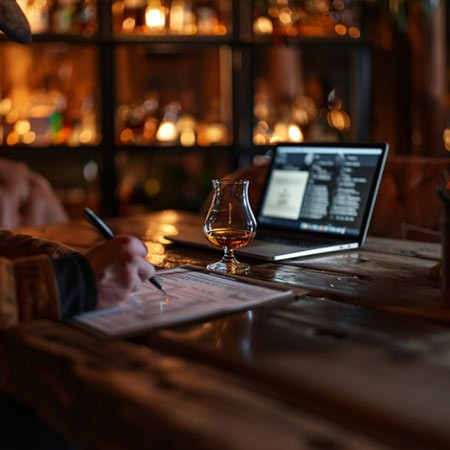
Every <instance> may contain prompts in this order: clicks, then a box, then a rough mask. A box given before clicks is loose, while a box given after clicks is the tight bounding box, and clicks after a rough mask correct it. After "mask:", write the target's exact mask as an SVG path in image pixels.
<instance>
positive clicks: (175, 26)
mask: <svg viewBox="0 0 450 450" xmlns="http://www.w3.org/2000/svg"><path fill="white" fill-rule="evenodd" d="M169 28H170V31H172V33H182V32H183V30H184V6H183V5H182V4H180V5H176V4H175V5H173V6H172V7H171V8H170V22H169Z"/></svg>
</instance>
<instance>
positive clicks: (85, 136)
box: [79, 130, 95, 144]
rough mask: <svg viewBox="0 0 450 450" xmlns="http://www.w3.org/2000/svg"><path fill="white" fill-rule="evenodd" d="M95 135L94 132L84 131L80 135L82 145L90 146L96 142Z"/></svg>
mask: <svg viewBox="0 0 450 450" xmlns="http://www.w3.org/2000/svg"><path fill="white" fill-rule="evenodd" d="M94 136H95V135H94V133H93V132H92V130H83V131H82V132H81V133H80V136H79V140H80V143H81V144H89V143H91V142H93V140H94Z"/></svg>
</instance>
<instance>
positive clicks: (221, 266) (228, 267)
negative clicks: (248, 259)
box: [206, 259, 250, 274]
mask: <svg viewBox="0 0 450 450" xmlns="http://www.w3.org/2000/svg"><path fill="white" fill-rule="evenodd" d="M206 268H207V269H209V270H217V271H218V272H225V273H231V274H246V273H249V272H250V265H249V264H246V263H242V262H239V261H237V260H236V259H233V260H231V261H230V260H227V261H225V260H223V259H222V260H220V261H217V262H215V263H212V264H208V265H207V266H206Z"/></svg>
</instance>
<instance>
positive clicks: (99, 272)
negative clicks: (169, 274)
mask: <svg viewBox="0 0 450 450" xmlns="http://www.w3.org/2000/svg"><path fill="white" fill-rule="evenodd" d="M146 255H147V247H146V246H145V245H144V243H143V242H142V241H141V240H139V239H137V238H135V237H132V236H128V235H118V236H116V237H114V238H113V239H110V240H109V241H105V242H102V243H101V244H100V245H98V246H96V247H94V248H93V249H91V250H90V251H89V252H88V253H87V254H86V258H87V260H88V262H89V263H90V264H91V267H92V269H93V273H94V276H95V278H96V282H97V288H98V289H97V291H98V297H99V299H98V300H99V304H100V305H101V304H108V305H111V304H112V303H117V302H119V301H121V300H124V299H125V298H126V297H127V296H128V295H129V294H130V293H131V292H134V291H136V290H137V289H139V288H140V287H141V286H142V283H143V282H145V281H146V280H148V279H149V278H151V277H152V276H153V275H154V273H155V268H154V267H153V265H152V264H150V263H149V262H148V261H147V260H146V259H145V257H146Z"/></svg>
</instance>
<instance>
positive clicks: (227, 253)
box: [222, 247, 235, 264]
mask: <svg viewBox="0 0 450 450" xmlns="http://www.w3.org/2000/svg"><path fill="white" fill-rule="evenodd" d="M222 261H223V262H224V263H226V264H230V263H234V262H235V258H234V251H233V249H232V248H229V247H224V248H223V258H222Z"/></svg>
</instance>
